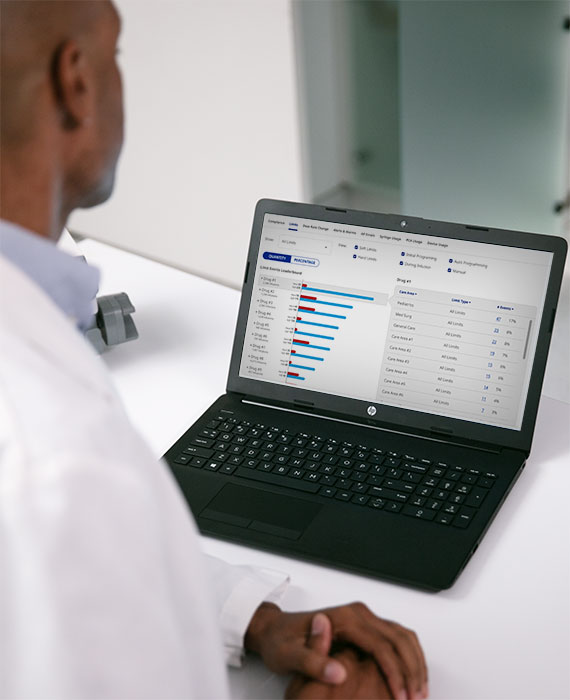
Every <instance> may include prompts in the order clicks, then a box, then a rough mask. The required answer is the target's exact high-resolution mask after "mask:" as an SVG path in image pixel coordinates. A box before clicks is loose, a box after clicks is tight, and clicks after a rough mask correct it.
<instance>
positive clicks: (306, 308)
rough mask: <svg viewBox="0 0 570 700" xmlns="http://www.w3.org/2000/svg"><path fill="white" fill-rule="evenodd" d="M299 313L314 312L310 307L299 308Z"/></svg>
mask: <svg viewBox="0 0 570 700" xmlns="http://www.w3.org/2000/svg"><path fill="white" fill-rule="evenodd" d="M299 311H314V309H311V307H310V306H300V307H299Z"/></svg>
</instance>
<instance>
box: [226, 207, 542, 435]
mask: <svg viewBox="0 0 570 700" xmlns="http://www.w3.org/2000/svg"><path fill="white" fill-rule="evenodd" d="M552 258H553V254H552V253H550V252H546V251H538V250H530V249H524V248H516V247H509V246H505V245H495V244H492V243H480V242H474V241H468V240H459V239H453V238H445V237H441V236H430V235H426V234H416V233H412V232H409V233H408V232H406V231H405V229H404V230H402V231H393V230H384V229H379V228H370V227H363V226H355V225H344V224H339V223H333V222H330V221H317V220H314V219H303V218H298V217H291V216H282V215H276V214H268V213H266V214H265V216H264V219H263V226H262V231H261V242H260V247H259V253H258V258H257V264H256V266H255V275H254V279H253V287H252V295H251V302H250V307H249V314H248V318H247V325H246V329H245V338H244V343H243V351H242V354H241V361H240V365H239V376H240V377H243V378H247V379H249V380H252V379H253V380H260V381H263V382H269V383H272V384H281V385H289V386H294V387H295V388H298V389H305V390H310V391H313V392H320V393H322V394H329V395H334V396H340V397H346V398H353V399H361V400H364V401H367V402H370V403H375V404H384V405H386V406H394V407H398V408H405V409H410V410H413V411H420V412H424V413H427V414H435V415H439V416H445V417H448V418H456V419H460V420H467V421H472V422H476V423H482V424H485V425H490V426H495V427H501V428H508V429H512V430H519V429H520V428H521V423H522V419H523V413H524V407H525V401H526V397H527V392H528V387H529V380H530V373H531V369H532V362H533V358H534V354H535V350H536V344H537V338H538V329H539V326H540V319H541V315H542V311H543V307H544V300H545V295H546V290H547V284H548V279H549V274H550V268H551V264H552ZM371 410H374V409H371Z"/></svg>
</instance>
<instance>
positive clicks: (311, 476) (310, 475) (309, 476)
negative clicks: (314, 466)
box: [303, 472, 321, 482]
mask: <svg viewBox="0 0 570 700" xmlns="http://www.w3.org/2000/svg"><path fill="white" fill-rule="evenodd" d="M320 478H321V475H320V474H319V473H318V472H307V473H306V474H305V476H304V477H303V479H304V480H305V481H312V482H315V481H319V479H320Z"/></svg>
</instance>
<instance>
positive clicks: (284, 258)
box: [263, 252, 291, 263]
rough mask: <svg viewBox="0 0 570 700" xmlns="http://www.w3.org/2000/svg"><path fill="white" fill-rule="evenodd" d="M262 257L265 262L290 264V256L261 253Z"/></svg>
mask: <svg viewBox="0 0 570 700" xmlns="http://www.w3.org/2000/svg"><path fill="white" fill-rule="evenodd" d="M263 257H264V259H265V260H276V261H277V262H287V263H290V262H291V256H290V255H284V254H283V253H268V252H265V253H263Z"/></svg>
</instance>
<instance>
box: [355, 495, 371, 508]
mask: <svg viewBox="0 0 570 700" xmlns="http://www.w3.org/2000/svg"><path fill="white" fill-rule="evenodd" d="M368 498H369V497H368V496H364V495H362V494H355V495H354V496H353V497H352V499H351V501H352V503H356V504H357V505H359V506H365V505H366V503H367V502H368Z"/></svg>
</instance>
